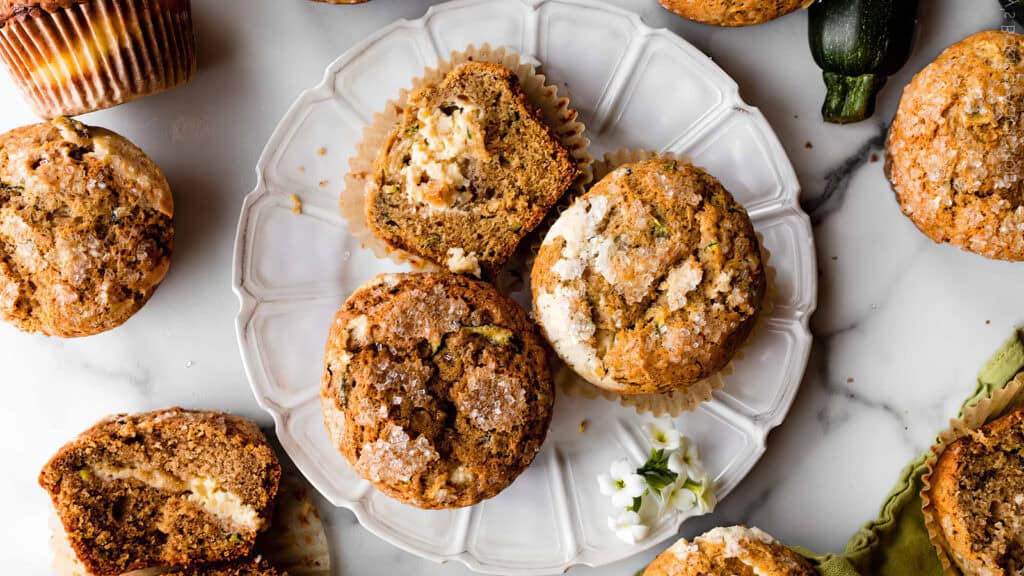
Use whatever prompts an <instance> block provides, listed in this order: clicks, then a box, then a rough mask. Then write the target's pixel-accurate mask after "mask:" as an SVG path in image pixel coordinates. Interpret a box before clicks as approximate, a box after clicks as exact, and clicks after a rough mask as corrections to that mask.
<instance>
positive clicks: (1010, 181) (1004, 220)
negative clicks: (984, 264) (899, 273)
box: [886, 31, 1024, 261]
mask: <svg viewBox="0 0 1024 576" xmlns="http://www.w3.org/2000/svg"><path fill="white" fill-rule="evenodd" d="M1021 78H1024V37H1022V36H1020V35H1018V34H1013V33H1010V32H998V31H988V32H980V33H978V34H975V35H973V36H970V37H968V38H966V39H964V40H962V41H960V42H958V43H956V44H954V45H952V46H950V47H949V48H947V49H946V50H945V51H944V52H943V53H942V54H941V55H940V56H939V57H938V58H937V59H936V60H935V61H934V62H932V63H931V64H929V65H928V66H926V67H925V68H924V69H923V70H922V71H921V72H920V73H918V74H917V76H915V77H914V79H913V80H912V81H911V82H910V84H909V85H908V86H907V87H906V89H904V91H903V97H902V99H901V100H900V105H899V108H898V110H897V112H896V118H895V119H894V120H893V123H892V126H891V128H890V129H889V136H888V144H887V152H888V153H887V155H886V156H887V158H886V173H887V174H888V176H889V180H890V181H891V182H892V186H893V190H895V192H896V198H897V200H898V201H899V203H900V206H901V207H902V209H903V213H904V214H906V215H907V216H908V217H909V218H910V219H911V220H912V221H913V222H914V224H915V225H916V226H917V227H918V228H919V229H920V230H921V231H922V232H924V233H925V234H927V235H928V236H929V237H930V238H931V239H932V240H934V241H936V242H948V243H950V244H953V245H954V246H959V247H960V248H963V249H964V250H968V251H971V252H975V253H977V254H980V255H982V256H986V257H988V258H997V259H1001V260H1015V261H1021V260H1024V176H1022V175H1021V166H1022V165H1024V82H1022V81H1021Z"/></svg>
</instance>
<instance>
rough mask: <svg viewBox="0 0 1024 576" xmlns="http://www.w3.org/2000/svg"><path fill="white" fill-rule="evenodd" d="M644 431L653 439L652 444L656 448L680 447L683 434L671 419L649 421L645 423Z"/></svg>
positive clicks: (671, 448) (672, 448)
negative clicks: (681, 434)
mask: <svg viewBox="0 0 1024 576" xmlns="http://www.w3.org/2000/svg"><path fill="white" fill-rule="evenodd" d="M644 432H646V433H647V439H648V440H650V441H651V446H652V447H654V449H655V450H675V449H676V448H679V442H680V439H681V436H680V434H679V430H676V427H675V425H674V424H673V423H672V421H671V420H667V419H660V420H655V421H653V422H647V423H646V424H644Z"/></svg>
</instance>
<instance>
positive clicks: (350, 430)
mask: <svg viewBox="0 0 1024 576" xmlns="http://www.w3.org/2000/svg"><path fill="white" fill-rule="evenodd" d="M320 399H321V406H322V408H323V416H324V422H325V424H326V426H327V431H328V434H329V435H330V436H331V438H332V440H333V441H334V443H335V446H336V447H337V448H338V450H339V451H340V452H341V453H342V455H344V457H345V458H346V459H347V460H348V461H349V463H350V464H351V465H352V466H353V467H354V468H355V470H356V472H358V473H359V474H360V475H361V476H362V477H363V478H366V479H367V480H369V481H370V482H372V483H373V484H374V486H376V487H377V488H378V489H379V490H381V491H382V492H384V493H385V494H387V495H389V496H391V497H392V498H396V499H398V500H401V501H402V502H405V503H407V504H412V505H414V506H417V507H420V508H427V509H436V508H455V507H462V506H470V505H472V504H476V503H477V502H480V501H482V500H485V499H487V498H491V497H492V496H495V495H496V494H498V493H499V492H500V491H502V490H504V489H505V488H506V487H508V486H509V485H510V484H511V483H512V481H513V480H515V479H516V477H517V476H519V474H520V473H522V472H523V470H525V469H526V467H527V466H529V465H530V463H531V462H532V461H533V459H534V456H536V454H537V452H538V450H540V447H541V445H542V444H543V443H544V438H545V436H546V435H547V429H548V424H549V423H550V421H551V410H552V404H553V402H554V388H553V384H552V378H551V374H550V372H549V368H548V363H547V354H546V353H545V349H544V346H543V343H542V341H541V339H540V337H539V336H538V335H537V334H536V331H535V328H534V327H533V325H532V324H531V323H530V321H529V319H528V318H527V316H526V312H525V311H524V310H523V309H522V308H521V307H520V306H519V305H518V304H516V303H515V302H513V301H512V300H510V299H508V298H506V297H505V296H503V295H501V294H500V293H498V291H497V290H495V288H494V287H493V286H491V285H490V284H486V283H484V282H480V281H477V280H472V279H470V278H467V277H464V276H457V275H454V274H449V273H418V274H385V275H381V276H378V277H376V278H375V279H373V280H371V281H370V282H369V283H367V284H366V285H364V286H363V287H362V288H360V289H358V290H356V292H355V293H354V294H352V296H350V297H349V299H348V300H347V301H346V302H345V304H344V305H343V306H342V308H341V310H339V311H338V313H337V315H336V316H335V317H334V322H333V323H332V324H331V329H330V335H329V336H328V340H327V349H326V353H325V365H324V372H323V378H322V381H321V388H320Z"/></svg>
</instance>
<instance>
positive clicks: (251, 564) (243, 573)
mask: <svg viewBox="0 0 1024 576" xmlns="http://www.w3.org/2000/svg"><path fill="white" fill-rule="evenodd" d="M164 576H288V574H287V573H285V572H281V571H279V570H278V569H277V568H274V567H273V566H271V565H270V563H269V562H267V561H266V560H263V559H262V558H260V557H258V556H257V557H256V558H247V559H244V560H235V561H233V562H219V563H216V564H209V565H206V566H196V567H194V568H188V569H185V570H179V571H176V572H170V573H167V574H165V575H164Z"/></svg>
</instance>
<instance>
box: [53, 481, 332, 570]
mask: <svg viewBox="0 0 1024 576" xmlns="http://www.w3.org/2000/svg"><path fill="white" fill-rule="evenodd" d="M310 493H311V492H310V488H309V486H308V485H307V484H306V483H305V481H304V480H303V479H302V478H301V477H300V476H299V474H298V472H297V471H295V470H285V473H284V474H283V475H282V476H281V483H280V485H279V487H278V494H277V502H276V504H275V507H274V515H273V518H272V520H271V524H270V528H268V529H267V531H266V532H264V533H263V534H260V536H259V537H258V538H257V540H256V547H255V549H254V550H253V555H254V556H262V557H263V558H265V559H266V560H267V561H268V562H270V564H271V565H273V566H274V567H275V568H277V569H278V570H280V571H281V572H287V573H288V576H329V575H330V574H331V554H330V548H329V547H328V545H327V533H326V532H325V531H324V524H323V522H322V521H321V520H320V512H319V511H318V510H317V507H316V504H315V503H314V502H313V500H312V498H311V497H310ZM49 525H50V550H51V551H52V552H53V563H52V567H53V573H54V574H55V576H89V573H88V572H87V571H86V569H85V567H84V566H83V565H82V563H81V562H79V560H78V558H77V556H76V555H75V552H74V550H73V549H72V548H71V544H70V543H69V542H68V538H67V533H66V532H64V526H63V525H62V524H61V521H60V518H59V517H58V516H57V512H56V510H54V509H53V508H51V509H50V520H49ZM179 569H180V568H174V569H171V568H147V569H145V570H135V571H132V572H128V573H126V574H123V575H122V576H159V575H161V574H167V573H169V572H174V571H176V570H179Z"/></svg>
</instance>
